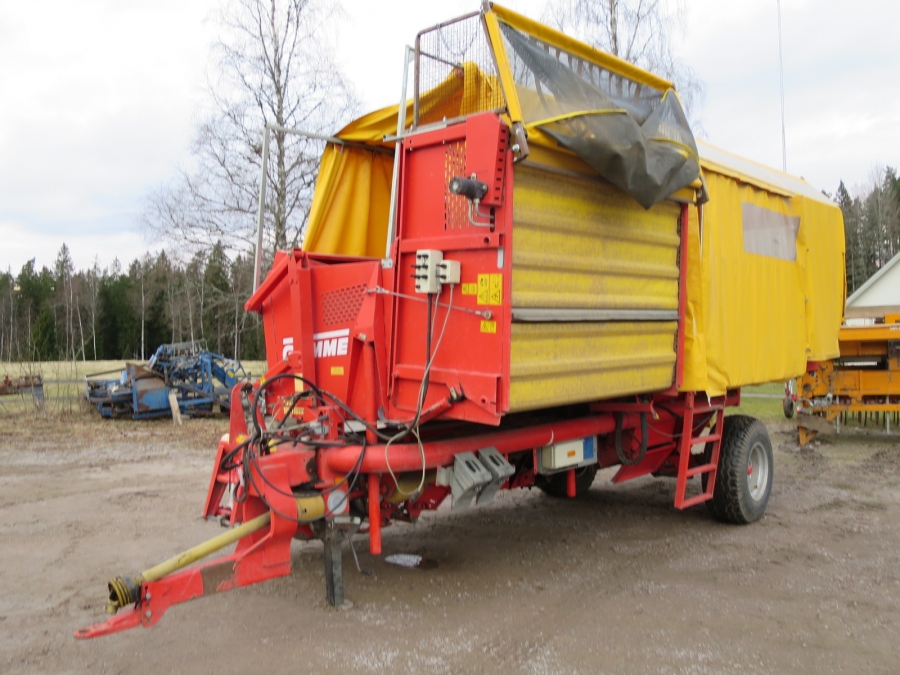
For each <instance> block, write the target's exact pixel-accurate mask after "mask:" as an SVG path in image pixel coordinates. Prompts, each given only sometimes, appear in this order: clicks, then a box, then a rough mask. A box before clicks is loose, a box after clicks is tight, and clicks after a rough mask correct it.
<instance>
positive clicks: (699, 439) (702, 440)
mask: <svg viewBox="0 0 900 675" xmlns="http://www.w3.org/2000/svg"><path fill="white" fill-rule="evenodd" d="M720 438H722V434H709V435H708V436H697V438H692V439H691V445H697V444H698V443H708V442H709V441H718V440H719V439H720Z"/></svg>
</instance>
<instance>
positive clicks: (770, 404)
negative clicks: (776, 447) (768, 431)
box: [727, 382, 784, 422]
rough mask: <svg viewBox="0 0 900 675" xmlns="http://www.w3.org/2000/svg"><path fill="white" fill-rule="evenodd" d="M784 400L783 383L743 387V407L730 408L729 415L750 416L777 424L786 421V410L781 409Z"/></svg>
mask: <svg viewBox="0 0 900 675" xmlns="http://www.w3.org/2000/svg"><path fill="white" fill-rule="evenodd" d="M783 398H784V383H783V382H770V383H768V384H760V385H756V386H752V387H741V405H740V406H739V407H737V408H728V410H727V414H729V415H749V416H750V417H755V418H757V419H760V420H765V421H767V422H777V421H779V420H784V409H783V408H782V407H781V401H782V399H783Z"/></svg>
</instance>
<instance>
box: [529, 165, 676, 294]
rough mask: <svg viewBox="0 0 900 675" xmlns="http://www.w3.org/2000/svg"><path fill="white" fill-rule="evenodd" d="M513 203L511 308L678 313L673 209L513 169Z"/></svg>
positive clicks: (571, 179)
mask: <svg viewBox="0 0 900 675" xmlns="http://www.w3.org/2000/svg"><path fill="white" fill-rule="evenodd" d="M513 198H514V215H513V221H514V222H513V232H514V235H513V236H514V239H513V247H512V249H513V259H512V304H513V307H539V308H585V309H588V308H590V309H668V310H676V309H678V247H679V243H680V239H679V237H678V216H679V212H680V207H679V206H678V205H676V204H673V203H671V202H665V203H662V204H659V205H657V206H655V207H653V208H652V209H650V210H649V211H647V210H644V209H643V208H641V207H640V206H639V205H638V204H637V202H635V201H634V200H633V199H631V197H628V196H627V195H626V194H624V193H623V192H621V191H620V190H617V189H616V188H614V187H612V186H611V185H607V184H605V183H601V182H598V181H596V180H589V179H581V178H578V177H575V176H568V175H561V174H559V173H554V172H551V171H546V170H542V169H540V168H537V167H533V166H521V165H520V166H517V167H516V170H515V185H514V197H513Z"/></svg>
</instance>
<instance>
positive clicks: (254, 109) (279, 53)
mask: <svg viewBox="0 0 900 675" xmlns="http://www.w3.org/2000/svg"><path fill="white" fill-rule="evenodd" d="M339 16H340V8H339V6H338V5H337V4H336V3H335V2H334V1H333V0H231V2H230V3H229V4H228V5H227V6H226V7H225V9H224V11H223V12H222V15H221V29H222V35H221V39H220V40H219V42H218V43H216V45H215V47H214V49H213V60H214V63H215V67H214V68H213V70H212V71H211V75H210V77H209V78H208V91H209V100H210V107H211V111H210V114H209V115H208V116H207V117H206V118H205V120H204V121H203V122H202V123H201V124H200V125H199V126H198V128H197V132H196V135H195V138H194V142H193V145H192V147H191V154H192V160H193V163H192V165H191V166H190V167H188V168H182V169H180V170H179V171H178V174H177V176H176V177H175V178H174V179H173V180H172V181H171V182H170V183H169V184H167V185H164V186H163V187H161V188H160V189H159V190H157V191H155V192H153V193H152V194H151V195H150V196H149V197H148V200H147V204H146V208H145V211H144V216H143V220H144V223H145V224H146V225H147V226H148V227H149V229H150V230H151V231H152V232H153V233H155V234H156V235H157V236H158V237H159V238H161V239H162V238H165V239H167V240H172V239H174V240H175V241H177V242H179V246H183V245H187V246H188V247H189V248H191V249H192V250H195V251H196V250H208V249H209V248H210V247H211V246H212V244H213V243H215V242H221V243H222V244H223V245H224V246H225V248H226V250H229V251H241V250H243V251H246V250H248V249H249V247H250V246H252V245H253V244H255V228H256V218H255V215H256V210H257V203H258V190H259V176H260V166H261V156H262V138H263V129H264V126H265V125H266V124H271V125H274V126H276V127H281V128H302V129H305V130H308V131H313V132H319V133H328V134H330V133H334V132H335V131H336V128H337V127H338V126H339V125H340V122H341V121H343V120H346V119H347V118H348V117H349V115H350V113H352V112H355V111H356V107H357V106H356V100H355V97H354V95H353V93H352V91H351V88H350V86H349V84H348V83H347V82H346V81H345V80H344V78H343V76H342V74H341V72H340V70H339V68H338V66H337V64H336V59H335V58H334V56H333V49H334V48H333V46H332V45H333V43H334V39H333V38H334V34H335V25H336V23H337V19H338V17H339ZM321 150H322V146H321V143H319V142H315V141H309V140H308V139H306V138H303V137H298V136H295V135H291V134H285V133H284V132H283V131H279V130H277V129H276V130H274V131H273V132H272V135H271V138H270V152H269V164H268V175H267V180H268V190H267V205H266V206H267V208H266V212H267V223H266V225H267V228H266V229H267V250H268V251H272V250H273V248H285V247H288V246H295V245H299V243H300V242H301V239H302V236H303V232H304V228H305V225H306V220H307V213H308V210H309V203H310V200H311V197H312V189H313V186H314V181H315V176H316V170H317V167H318V160H319V154H320V153H321Z"/></svg>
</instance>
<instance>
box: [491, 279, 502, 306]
mask: <svg viewBox="0 0 900 675" xmlns="http://www.w3.org/2000/svg"><path fill="white" fill-rule="evenodd" d="M490 292H491V296H490V298H491V301H490V304H492V305H502V304H503V275H502V274H492V275H491V291H490Z"/></svg>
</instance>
